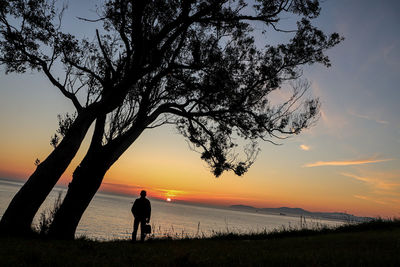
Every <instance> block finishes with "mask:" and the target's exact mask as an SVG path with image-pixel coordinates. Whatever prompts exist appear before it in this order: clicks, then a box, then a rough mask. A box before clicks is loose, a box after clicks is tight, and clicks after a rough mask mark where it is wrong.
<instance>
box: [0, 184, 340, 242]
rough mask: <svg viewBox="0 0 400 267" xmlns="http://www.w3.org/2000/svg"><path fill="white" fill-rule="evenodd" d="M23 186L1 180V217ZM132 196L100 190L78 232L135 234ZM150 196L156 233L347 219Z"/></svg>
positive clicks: (195, 234)
mask: <svg viewBox="0 0 400 267" xmlns="http://www.w3.org/2000/svg"><path fill="white" fill-rule="evenodd" d="M22 185H23V184H22V183H21V182H18V181H13V180H2V179H0V217H1V216H2V215H3V213H4V212H5V210H6V208H7V207H8V204H9V203H10V202H11V200H12V198H13V197H14V195H15V193H16V192H17V191H18V190H19V189H20V188H21V186H22ZM60 193H61V194H62V196H65V194H66V188H63V187H58V186H56V187H55V188H54V189H53V190H52V192H51V193H50V194H49V196H48V198H47V199H46V201H45V202H44V203H43V205H42V206H41V208H40V210H39V212H38V213H37V214H36V216H35V218H34V221H33V226H34V227H37V225H38V223H39V218H40V215H41V214H49V212H50V210H51V209H52V207H53V206H54V203H55V201H56V199H57V198H58V195H59V194H60ZM133 201H134V198H133V197H130V196H124V195H116V194H111V193H108V192H107V193H105V192H98V193H97V194H96V195H95V197H94V198H93V200H92V201H91V203H90V205H89V207H88V208H87V210H86V211H85V213H84V215H83V217H82V219H81V221H80V223H79V226H78V228H77V231H76V237H77V238H78V237H86V238H90V239H94V240H99V241H107V240H126V239H130V238H131V233H132V225H133V216H132V214H131V206H132V204H133ZM150 201H151V206H152V213H151V221H150V224H151V226H152V234H151V236H152V237H157V238H173V239H180V238H188V237H189V238H202V237H209V236H212V235H215V234H219V233H231V232H233V233H239V234H245V233H258V232H264V231H267V232H269V231H274V230H278V231H279V230H282V229H289V228H291V229H292V228H300V227H308V228H316V227H323V226H327V227H335V226H339V225H341V224H342V223H343V222H340V221H329V220H324V219H317V218H304V217H300V216H298V217H295V216H293V217H292V216H282V215H278V214H266V213H258V212H250V211H239V210H234V209H231V208H229V207H216V206H204V205H195V204H192V203H177V202H173V201H172V202H166V201H161V200H158V199H151V198H150Z"/></svg>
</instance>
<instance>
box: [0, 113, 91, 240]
mask: <svg viewBox="0 0 400 267" xmlns="http://www.w3.org/2000/svg"><path fill="white" fill-rule="evenodd" d="M94 119H95V116H94V114H92V112H86V113H81V114H78V116H77V118H76V119H75V121H74V122H73V124H72V125H71V127H70V129H69V130H68V132H67V134H66V135H65V136H64V138H63V139H62V141H61V142H60V144H59V145H58V146H57V147H56V148H55V149H54V150H53V151H52V152H51V154H50V155H49V156H48V157H47V158H46V160H44V161H43V162H42V163H41V164H39V165H38V167H37V168H36V170H35V171H34V173H33V174H32V175H31V176H30V177H29V179H28V180H27V182H26V183H25V184H24V185H23V186H22V188H21V189H20V190H19V191H18V192H17V194H16V195H15V196H14V198H13V199H12V201H11V203H10V204H9V206H8V208H7V210H6V211H5V213H4V214H3V217H2V218H1V221H0V233H1V234H6V235H26V234H28V233H30V232H31V231H32V230H31V224H32V221H33V218H34V216H35V214H36V213H37V211H38V210H39V208H40V206H41V205H42V203H43V202H44V200H45V199H46V197H47V196H48V194H49V193H50V192H51V190H52V189H53V187H54V186H55V184H56V183H57V181H58V180H59V179H60V177H61V175H62V174H63V173H64V171H65V170H66V168H67V167H68V165H69V164H70V162H71V160H72V159H73V158H74V156H75V155H76V153H77V151H78V150H79V147H80V145H81V143H82V141H83V139H84V137H85V135H86V133H87V131H88V129H89V127H90V125H91V124H92V123H93V121H94Z"/></svg>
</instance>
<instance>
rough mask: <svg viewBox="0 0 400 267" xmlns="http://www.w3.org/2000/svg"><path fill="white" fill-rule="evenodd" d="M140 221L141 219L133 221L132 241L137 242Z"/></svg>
mask: <svg viewBox="0 0 400 267" xmlns="http://www.w3.org/2000/svg"><path fill="white" fill-rule="evenodd" d="M139 222H140V220H138V219H136V218H135V220H134V221H133V232H132V241H133V242H135V241H136V234H137V230H138V227H139Z"/></svg>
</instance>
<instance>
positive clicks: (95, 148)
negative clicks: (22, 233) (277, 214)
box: [49, 122, 145, 239]
mask: <svg viewBox="0 0 400 267" xmlns="http://www.w3.org/2000/svg"><path fill="white" fill-rule="evenodd" d="M96 128H97V122H96ZM144 129H145V126H143V125H140V126H139V127H133V129H131V130H130V131H128V132H127V133H125V134H124V135H122V136H120V137H118V138H117V139H115V140H113V141H111V142H110V143H108V144H107V145H105V146H101V145H100V146H99V145H96V144H93V143H92V144H91V146H90V148H89V150H88V152H87V154H86V155H85V157H84V159H83V160H82V162H81V164H80V165H79V166H78V167H77V168H76V170H75V171H74V174H73V179H72V182H71V183H70V185H69V187H68V192H67V195H66V196H65V198H64V200H63V203H62V204H61V206H60V208H59V209H58V211H57V212H56V214H55V216H54V220H53V222H52V224H51V226H50V229H49V236H50V237H52V238H57V239H73V238H74V237H75V232H76V228H77V227H78V224H79V221H80V219H81V218H82V215H83V213H84V212H85V210H86V208H87V207H88V205H89V203H90V201H91V200H92V198H93V197H94V195H95V194H96V192H97V190H98V189H99V187H100V185H101V183H102V181H103V178H104V175H105V174H106V172H107V170H108V169H109V168H110V167H111V166H112V165H113V164H114V163H115V162H116V161H117V160H118V158H119V157H120V156H121V155H122V154H123V153H124V152H125V151H126V150H127V149H128V148H129V146H130V145H131V144H132V143H133V142H134V141H135V140H136V139H137V138H138V137H139V136H140V134H141V133H142V132H143V131H144ZM95 135H96V129H95V133H94V137H93V139H92V141H93V140H96V138H95Z"/></svg>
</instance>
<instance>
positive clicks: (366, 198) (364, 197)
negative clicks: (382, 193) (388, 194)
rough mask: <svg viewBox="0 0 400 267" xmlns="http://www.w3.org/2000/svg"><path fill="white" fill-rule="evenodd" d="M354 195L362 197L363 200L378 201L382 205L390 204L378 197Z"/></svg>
mask: <svg viewBox="0 0 400 267" xmlns="http://www.w3.org/2000/svg"><path fill="white" fill-rule="evenodd" d="M354 197H355V198H358V199H362V200H367V201H372V202H375V203H378V204H382V205H387V204H388V203H387V202H385V201H382V200H378V199H375V198H372V197H368V196H362V195H354Z"/></svg>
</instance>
